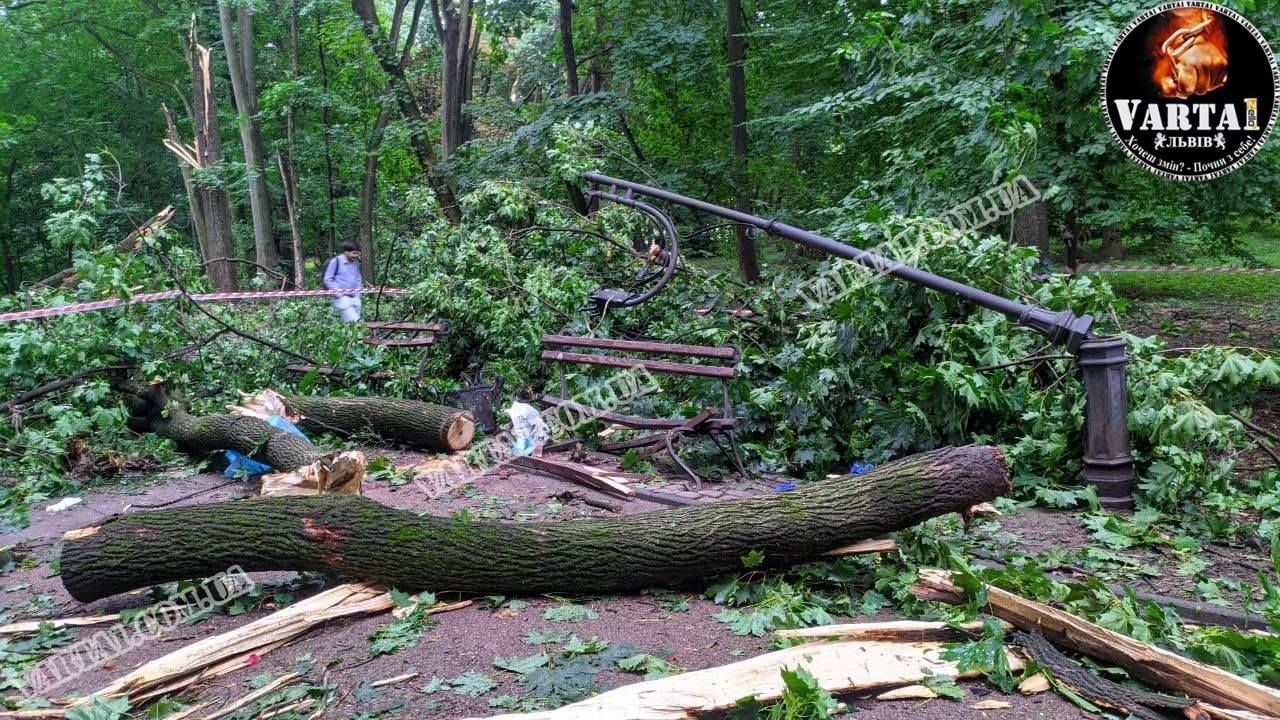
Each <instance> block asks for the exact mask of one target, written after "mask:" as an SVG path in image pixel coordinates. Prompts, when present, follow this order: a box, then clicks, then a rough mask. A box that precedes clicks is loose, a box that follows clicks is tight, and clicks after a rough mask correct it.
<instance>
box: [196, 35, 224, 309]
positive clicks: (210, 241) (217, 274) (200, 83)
mask: <svg viewBox="0 0 1280 720" xmlns="http://www.w3.org/2000/svg"><path fill="white" fill-rule="evenodd" d="M187 58H188V63H189V64H190V66H191V95H192V97H191V99H192V102H191V113H192V122H193V123H194V124H195V133H196V135H195V143H196V144H195V148H194V151H195V152H194V155H193V157H192V158H191V160H194V162H192V163H190V164H191V165H192V167H193V168H197V169H201V170H206V171H212V170H214V169H215V168H217V166H218V165H220V164H221V163H222V139H221V137H220V136H219V129H218V100H217V97H216V96H215V95H214V85H213V74H212V73H211V72H210V66H211V58H210V55H209V48H207V47H204V46H203V45H201V44H200V43H199V40H198V38H197V36H196V24H195V16H192V18H191V33H190V37H189V39H188V54H187ZM193 179H195V181H196V186H197V187H198V188H199V192H198V195H199V196H200V209H201V210H203V211H204V227H205V237H206V248H205V250H206V252H207V253H208V254H209V256H210V259H214V260H217V262H212V263H209V265H208V268H209V281H210V282H212V283H213V287H214V288H215V289H217V290H219V291H221V292H230V291H234V290H235V289H236V270H235V265H234V264H232V262H231V260H229V259H220V258H233V257H235V244H234V243H233V242H232V239H231V218H230V207H229V206H228V203H227V193H226V191H225V190H223V189H222V188H221V187H218V186H216V185H211V184H207V183H205V182H202V181H200V180H199V179H196V178H193Z"/></svg>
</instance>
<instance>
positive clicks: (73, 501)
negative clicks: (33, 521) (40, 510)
mask: <svg viewBox="0 0 1280 720" xmlns="http://www.w3.org/2000/svg"><path fill="white" fill-rule="evenodd" d="M83 499H84V498H78V497H69V498H62V499H61V500H59V501H58V502H56V503H54V504H52V505H50V506H49V507H47V508H45V509H44V511H45V512H62V511H63V510H66V509H67V508H69V507H75V506H76V505H79V504H80V501H81V500H83Z"/></svg>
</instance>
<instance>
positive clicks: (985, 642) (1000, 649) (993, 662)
mask: <svg viewBox="0 0 1280 720" xmlns="http://www.w3.org/2000/svg"><path fill="white" fill-rule="evenodd" d="M942 659H944V660H950V661H952V662H954V663H955V664H956V669H957V670H959V671H960V672H961V673H967V672H970V671H972V670H978V671H981V672H982V674H983V675H985V676H986V678H987V680H989V681H991V683H992V684H994V685H995V686H996V687H998V688H1000V689H1001V690H1003V691H1004V692H1007V693H1008V692H1013V690H1014V688H1015V687H1016V686H1017V682H1016V681H1015V680H1014V678H1013V673H1012V671H1011V670H1010V668H1009V657H1008V655H1007V654H1006V650H1005V648H1004V626H1003V625H1002V624H1001V622H1000V621H999V620H997V619H995V618H987V619H986V620H985V621H984V622H983V625H982V638H981V639H979V640H974V641H970V642H966V643H959V644H951V645H947V646H946V647H945V648H944V649H943V651H942Z"/></svg>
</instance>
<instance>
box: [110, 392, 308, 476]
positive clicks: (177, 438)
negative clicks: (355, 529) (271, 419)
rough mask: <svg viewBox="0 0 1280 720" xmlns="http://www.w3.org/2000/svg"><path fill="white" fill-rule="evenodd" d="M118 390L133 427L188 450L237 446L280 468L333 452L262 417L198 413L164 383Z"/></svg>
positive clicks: (239, 449) (213, 450)
mask: <svg viewBox="0 0 1280 720" xmlns="http://www.w3.org/2000/svg"><path fill="white" fill-rule="evenodd" d="M116 389H117V390H119V391H121V392H122V393H123V395H124V397H125V401H126V404H127V405H128V408H129V414H130V419H129V427H130V428H132V429H133V430H135V431H137V432H151V433H155V434H156V435H159V436H161V437H165V438H169V439H170V440H173V441H174V442H175V443H177V444H178V449H179V450H182V451H183V452H187V453H193V454H205V453H211V452H217V451H219V450H235V451H236V452H238V453H240V454H241V455H245V456H248V457H251V458H253V459H254V460H258V461H259V462H264V463H266V464H267V465H270V466H271V467H272V468H274V469H276V470H279V471H286V470H294V469H297V468H300V467H303V466H306V465H310V464H312V463H315V462H318V461H320V460H324V459H326V458H328V457H329V456H330V455H332V454H333V453H332V452H330V451H326V450H322V449H321V448H318V447H316V446H314V445H312V444H311V443H309V442H307V441H306V440H303V439H302V438H300V437H298V436H296V435H293V434H291V433H287V432H285V431H283V430H280V429H279V428H276V427H273V426H272V425H270V424H268V423H267V422H266V421H265V420H262V419H259V418H256V417H248V416H244V415H231V414H226V415H199V416H197V415H192V414H191V413H189V412H187V409H186V408H184V407H183V406H182V404H181V403H178V402H174V401H173V400H170V399H169V396H168V394H167V393H166V392H165V389H164V386H163V385H161V384H159V383H153V384H149V385H139V384H137V383H132V382H124V383H120V384H118V385H117V386H116Z"/></svg>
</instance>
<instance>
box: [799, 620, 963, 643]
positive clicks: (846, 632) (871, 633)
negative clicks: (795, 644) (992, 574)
mask: <svg viewBox="0 0 1280 720" xmlns="http://www.w3.org/2000/svg"><path fill="white" fill-rule="evenodd" d="M964 633H974V634H981V633H982V622H981V621H974V622H968V623H962V624H961V625H960V627H959V629H957V628H954V627H952V626H950V625H948V624H947V623H944V622H930V621H925V620H893V621H889V622H868V623H846V624H841V625H821V626H818V627H805V628H791V629H788V630H777V631H775V632H774V635H775V636H777V637H780V638H815V639H817V638H840V639H843V640H879V641H886V642H923V641H943V640H946V641H951V642H954V641H956V640H958V639H965V636H964Z"/></svg>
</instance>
